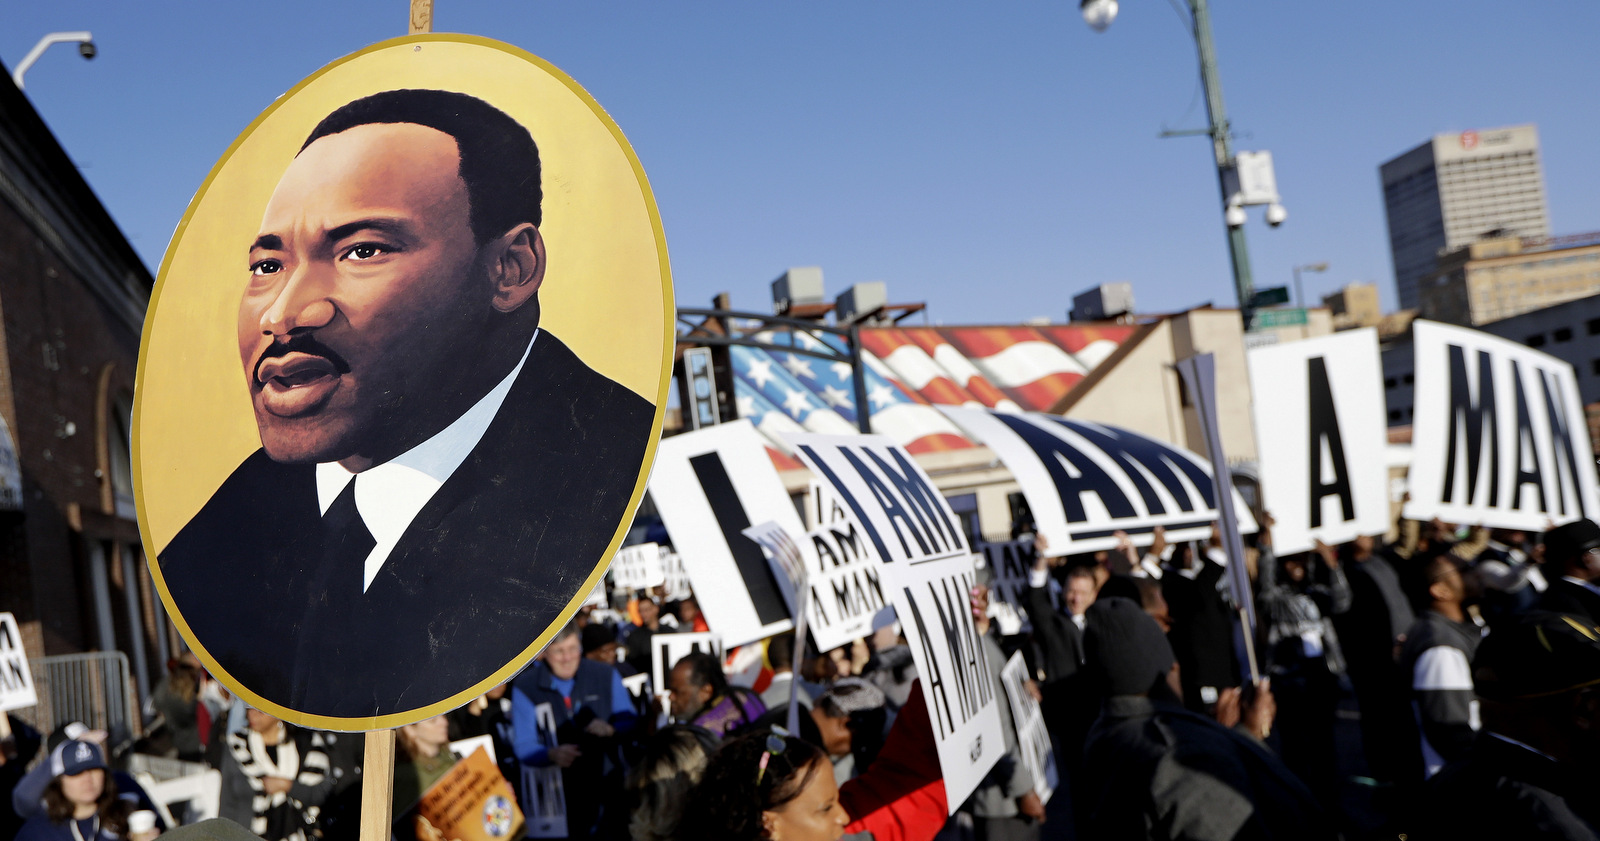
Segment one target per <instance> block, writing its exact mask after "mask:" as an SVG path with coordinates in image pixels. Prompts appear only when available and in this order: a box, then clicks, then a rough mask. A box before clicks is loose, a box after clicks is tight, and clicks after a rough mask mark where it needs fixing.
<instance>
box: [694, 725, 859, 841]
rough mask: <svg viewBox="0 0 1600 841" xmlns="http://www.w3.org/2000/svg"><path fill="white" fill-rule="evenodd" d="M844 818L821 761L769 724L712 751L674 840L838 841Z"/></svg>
mask: <svg viewBox="0 0 1600 841" xmlns="http://www.w3.org/2000/svg"><path fill="white" fill-rule="evenodd" d="M849 820H850V817H849V815H847V814H846V813H845V810H844V807H843V806H840V805H839V787H838V785H836V784H835V783H834V781H833V769H832V766H831V765H830V764H829V763H828V758H827V756H826V755H825V754H824V753H823V752H822V751H820V750H818V749H817V748H815V747H813V746H812V745H810V744H808V743H806V742H803V741H801V740H799V739H796V738H794V737H793V736H790V735H789V734H788V733H787V732H786V731H785V730H784V729H783V728H782V727H776V726H774V727H772V728H771V729H763V730H756V731H754V732H751V733H747V734H745V735H743V736H740V737H738V738H736V739H733V740H731V741H729V742H727V743H726V744H724V745H723V746H722V747H721V749H719V750H718V751H717V753H716V755H715V756H713V757H712V758H711V764H710V765H709V766H707V767H706V771H705V776H703V777H702V778H701V780H700V785H698V786H696V787H695V790H694V792H693V793H691V794H690V796H689V808H688V809H687V810H685V814H684V818H683V823H682V824H681V825H680V830H679V832H678V835H677V837H679V838H706V839H717V841H757V839H771V841H838V839H839V838H840V837H841V836H843V835H844V827H845V824H846V823H848V822H849Z"/></svg>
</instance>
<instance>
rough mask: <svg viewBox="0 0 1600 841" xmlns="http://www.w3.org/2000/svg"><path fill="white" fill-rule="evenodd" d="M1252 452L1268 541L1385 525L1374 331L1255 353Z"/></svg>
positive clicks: (1300, 545)
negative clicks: (1267, 515)
mask: <svg viewBox="0 0 1600 841" xmlns="http://www.w3.org/2000/svg"><path fill="white" fill-rule="evenodd" d="M1248 358H1249V363H1250V390H1251V392H1252V394H1253V395H1254V397H1253V401H1252V412H1253V415H1254V417H1255V427H1256V453H1257V461H1258V463H1259V464H1260V470H1261V493H1262V498H1263V500H1264V501H1265V503H1266V504H1265V505H1264V508H1265V509H1266V510H1267V511H1271V512H1272V516H1273V518H1274V519H1275V520H1277V524H1276V525H1274V526H1273V527H1272V546H1273V549H1275V550H1276V551H1277V552H1278V553H1279V554H1280V555H1286V554H1289V553H1291V552H1305V551H1308V550H1310V549H1312V548H1313V547H1314V545H1315V544H1314V541H1317V540H1321V541H1322V542H1323V543H1326V544H1328V545H1329V546H1337V545H1339V544H1340V543H1344V542H1346V541H1350V540H1354V539H1355V538H1357V537H1359V536H1361V535H1364V534H1367V535H1371V534H1383V533H1384V532H1385V531H1387V530H1388V529H1389V500H1388V492H1387V491H1388V483H1389V477H1388V471H1387V470H1383V469H1381V468H1379V467H1378V466H1379V465H1382V464H1384V458H1385V451H1386V449H1387V448H1388V430H1387V421H1386V419H1385V416H1384V415H1385V411H1386V410H1385V408H1384V400H1383V366H1382V364H1381V362H1380V361H1379V358H1378V333H1377V331H1376V330H1373V329H1371V328H1366V329H1362V330H1349V331H1346V332H1343V333H1336V334H1334V335H1332V336H1320V337H1318V338H1314V339H1305V340H1303V341H1298V342H1290V343H1288V344H1282V345H1272V346H1269V347H1261V348H1255V349H1253V350H1251V351H1250V352H1249V357H1248Z"/></svg>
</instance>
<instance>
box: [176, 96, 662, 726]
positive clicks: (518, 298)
mask: <svg viewBox="0 0 1600 841" xmlns="http://www.w3.org/2000/svg"><path fill="white" fill-rule="evenodd" d="M541 199H542V190H541V171H540V157H539V147H538V145H537V144H536V143H535V141H534V138H533V136H532V134H531V133H530V132H529V130H528V129H527V128H526V127H525V126H523V125H522V124H520V123H519V122H517V121H516V120H514V119H513V118H511V117H510V116H509V115H507V114H506V113H504V112H503V111H501V110H499V109H497V108H495V107H494V106H491V105H489V104H488V103H486V102H484V101H483V100H481V99H478V98H476V97H473V96H470V95H467V94H464V93H457V92H451V91H443V90H427V89H403V90H389V91H383V92H380V93H376V94H372V95H369V96H365V97H362V98H360V99H356V100H354V101H351V102H349V103H347V104H345V105H343V106H341V107H338V108H337V109H335V110H333V111H332V112H331V113H329V114H327V116H326V117H325V118H324V119H322V120H321V121H320V122H319V123H318V124H317V125H316V126H315V128H313V129H312V130H311V131H310V132H309V134H308V135H307V136H306V137H305V139H304V143H303V144H302V145H301V147H300V149H299V151H298V153H296V154H295V155H294V157H293V159H292V161H291V162H290V163H289V164H288V167H287V169H285V170H284V171H283V173H282V176H281V177H280V178H279V179H278V181H277V184H276V186H275V187H274V188H273V190H272V192H271V196H270V198H269V199H268V201H267V203H266V206H265V211H264V213H263V214H262V217H261V221H260V226H259V230H258V232H257V233H256V234H255V235H254V236H253V237H251V238H250V239H249V241H246V242H240V243H239V244H238V248H239V252H240V254H239V258H240V263H241V264H242V265H243V266H245V267H246V268H247V272H243V273H242V275H243V277H242V280H241V281H240V282H239V284H238V286H237V292H238V297H237V304H238V308H237V314H238V321H237V338H238V356H237V365H238V366H239V369H238V370H239V371H240V372H241V373H242V375H243V378H244V381H245V384H246V387H247V389H248V394H249V401H250V408H251V410H252V412H253V418H254V422H255V427H256V432H257V434H258V435H259V442H260V446H259V448H258V449H256V450H255V451H254V452H253V453H251V454H250V455H249V456H248V457H246V458H245V459H244V461H243V462H242V463H240V464H238V466H237V467H236V468H235V469H234V470H233V471H232V473H231V474H230V475H228V476H227V478H226V480H225V481H223V482H222V484H221V486H220V487H218V488H217V489H216V490H215V491H214V492H213V493H212V494H211V495H210V497H209V498H208V499H207V500H206V502H205V503H204V506H203V507H202V508H200V510H199V511H198V513H196V514H194V516H193V517H192V518H191V519H189V520H188V521H187V523H185V524H184V525H183V526H182V528H181V529H179V530H178V531H177V533H176V535H175V536H173V537H172V539H171V540H170V541H169V542H167V543H166V545H165V546H164V547H163V548H161V549H160V551H159V553H158V561H159V567H160V573H161V579H162V582H163V584H164V587H165V590H166V591H167V593H168V595H169V597H170V604H171V605H172V606H173V607H174V608H175V609H176V610H177V611H178V612H179V613H180V614H181V616H182V619H183V623H184V624H185V625H186V626H187V630H188V633H189V634H190V636H191V638H192V640H193V642H195V643H196V644H198V646H199V647H201V648H203V650H204V652H205V653H206V654H207V655H209V656H208V659H210V660H212V661H214V662H215V663H216V664H217V666H218V667H220V669H221V670H222V671H224V672H225V673H226V674H227V675H228V676H229V677H231V678H232V679H233V681H236V682H237V683H238V684H240V685H242V686H243V687H244V688H245V689H246V690H247V691H248V692H249V693H250V695H249V696H247V698H249V699H251V700H255V701H264V702H266V704H267V705H268V706H269V707H271V708H279V709H284V710H289V711H292V712H294V713H298V714H300V715H301V716H302V717H303V720H306V721H308V722H315V723H319V724H337V723H339V722H340V721H343V722H349V721H351V720H364V721H370V720H374V719H382V718H384V717H392V716H396V715H398V714H403V713H407V712H408V711H424V710H429V709H432V708H435V707H438V706H440V705H441V704H444V703H445V702H448V701H450V700H451V699H454V698H457V697H458V696H462V695H463V693H466V692H468V690H472V689H474V687H477V686H479V685H481V684H482V683H483V682H484V681H486V680H488V679H490V678H491V676H496V675H497V674H499V673H502V672H507V671H510V668H509V667H510V666H511V665H520V663H517V662H516V661H518V660H519V658H526V657H531V656H532V653H533V652H532V651H531V650H530V646H532V645H534V643H535V641H536V640H537V639H539V638H540V637H541V636H542V635H544V634H545V632H546V631H547V630H548V629H550V628H551V627H552V626H553V623H555V622H556V621H557V620H558V619H563V618H564V617H565V615H566V614H568V613H570V611H569V610H568V608H569V607H570V606H574V605H575V604H576V603H577V602H576V600H575V597H579V596H580V593H579V590H580V588H583V587H584V586H585V585H586V583H587V582H588V581H589V580H590V577H591V574H592V573H594V571H595V569H596V567H597V565H600V567H601V568H603V565H604V563H605V562H606V561H608V560H609V557H610V552H611V551H612V549H613V548H614V547H613V545H612V544H613V543H614V538H615V537H616V536H617V535H618V534H619V524H621V525H625V523H624V522H623V521H624V520H625V518H627V517H631V513H632V510H633V506H634V505H636V504H637V494H636V489H637V488H636V486H638V485H639V484H640V481H641V480H640V476H641V473H642V471H644V470H645V469H646V468H647V466H648V459H649V457H650V456H651V455H652V454H653V449H654V436H655V434H656V429H657V428H658V427H657V426H656V424H657V411H656V406H655V405H652V403H651V402H650V401H648V400H646V399H645V398H643V397H641V396H640V395H639V394H637V393H635V392H634V391H632V390H629V389H628V388H626V387H624V386H623V385H621V384H619V383H617V382H615V381H613V380H612V379H609V378H608V377H606V376H605V375H603V374H601V373H599V372H597V371H596V370H594V369H592V368H591V367H590V366H589V365H587V364H585V363H584V361H582V360H581V359H580V358H579V357H578V356H577V355H576V354H575V353H574V352H573V350H571V349H569V347H568V346H567V345H566V344H564V343H563V341H562V338H561V337H560V336H558V335H556V334H555V333H554V332H553V331H552V330H550V329H548V328H547V326H546V325H545V324H544V323H543V320H542V317H541V316H542V313H541V300H540V299H541V295H540V289H541V285H542V284H543V283H544V282H545V279H546V269H547V266H548V264H549V261H550V260H551V259H552V258H553V255H552V253H551V249H550V248H549V247H548V246H547V244H546V242H545V240H544V238H543V237H542V235H541V232H540V226H541V224H542V217H541ZM594 306H603V303H602V302H600V301H596V302H594ZM586 592H587V591H586V590H585V591H584V593H586ZM504 676H508V675H502V677H504ZM468 699H469V698H468V697H461V698H459V700H461V701H465V700H468Z"/></svg>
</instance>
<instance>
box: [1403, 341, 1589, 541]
mask: <svg viewBox="0 0 1600 841" xmlns="http://www.w3.org/2000/svg"><path fill="white" fill-rule="evenodd" d="M1413 336H1414V340H1413V344H1414V346H1415V348H1416V411H1415V413H1414V416H1413V421H1412V427H1411V430H1412V435H1411V441H1412V443H1411V448H1412V462H1411V476H1410V479H1411V501H1410V502H1409V503H1408V504H1407V505H1406V509H1405V516H1407V517H1409V518H1411V519H1416V520H1424V521H1425V520H1430V519H1432V518H1434V517H1438V518H1439V519H1441V520H1444V521H1445V522H1448V523H1464V524H1471V525H1480V524H1481V525H1486V526H1496V527H1500V528H1508V529H1527V530H1530V531H1544V530H1545V527H1546V521H1547V520H1548V521H1553V522H1555V523H1556V524H1557V525H1560V524H1562V523H1567V522H1571V521H1573V520H1576V519H1578V518H1579V517H1588V518H1590V519H1595V518H1596V517H1600V491H1597V488H1596V479H1595V464H1594V452H1593V450H1592V448H1591V447H1590V444H1589V428H1588V424H1587V423H1586V422H1585V421H1584V417H1583V404H1582V400H1581V399H1580V398H1579V395H1578V383H1577V379H1576V378H1575V377H1574V376H1573V372H1572V366H1571V365H1568V364H1567V363H1565V362H1562V361H1561V360H1559V359H1557V358H1555V357H1553V356H1550V355H1549V354H1545V353H1540V352H1539V351H1536V350H1532V349H1529V348H1526V347H1523V346H1522V345H1519V344H1517V343H1515V342H1508V341H1506V340H1505V339H1501V338H1498V337H1495V336H1491V335H1489V334H1488V333H1480V332H1479V331H1477V330H1469V329H1467V328H1464V327H1451V326H1448V325H1444V324H1436V323H1434V322H1431V321H1417V322H1415V326H1414V328H1413Z"/></svg>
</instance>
